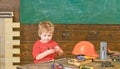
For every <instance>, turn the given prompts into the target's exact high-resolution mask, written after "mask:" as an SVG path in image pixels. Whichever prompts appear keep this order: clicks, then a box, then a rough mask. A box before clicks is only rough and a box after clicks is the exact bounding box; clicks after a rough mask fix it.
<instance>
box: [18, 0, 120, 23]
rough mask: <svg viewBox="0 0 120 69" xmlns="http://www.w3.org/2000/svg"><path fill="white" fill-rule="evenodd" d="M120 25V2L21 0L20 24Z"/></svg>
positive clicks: (118, 0) (119, 0) (109, 0)
mask: <svg viewBox="0 0 120 69" xmlns="http://www.w3.org/2000/svg"><path fill="white" fill-rule="evenodd" d="M41 21H52V22H53V23H56V24H120V0H20V22H21V23H24V24H37V23H39V22H41Z"/></svg>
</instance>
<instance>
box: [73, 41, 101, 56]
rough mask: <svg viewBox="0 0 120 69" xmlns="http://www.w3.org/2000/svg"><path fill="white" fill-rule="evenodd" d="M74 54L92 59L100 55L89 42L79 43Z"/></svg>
mask: <svg viewBox="0 0 120 69" xmlns="http://www.w3.org/2000/svg"><path fill="white" fill-rule="evenodd" d="M72 54H74V55H85V56H90V57H95V58H96V57H98V56H99V55H98V54H97V53H96V51H95V48H94V45H93V44H92V43H91V42H89V41H80V42H78V43H77V44H76V45H75V47H74V49H73V51H72Z"/></svg>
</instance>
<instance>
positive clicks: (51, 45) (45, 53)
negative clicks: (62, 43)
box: [32, 21, 63, 63]
mask: <svg viewBox="0 0 120 69" xmlns="http://www.w3.org/2000/svg"><path fill="white" fill-rule="evenodd" d="M53 33H54V25H53V24H52V23H51V22H49V21H45V22H41V23H39V25H38V35H39V37H40V40H37V41H36V42H35V44H34V46H33V51H32V55H33V57H34V63H39V62H45V61H50V60H54V57H55V55H56V54H58V55H62V54H63V50H62V49H61V48H60V47H59V46H58V44H57V43H56V42H55V41H53V40H52V37H53Z"/></svg>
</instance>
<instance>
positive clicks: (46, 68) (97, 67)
mask: <svg viewBox="0 0 120 69" xmlns="http://www.w3.org/2000/svg"><path fill="white" fill-rule="evenodd" d="M55 62H56V63H61V64H63V65H64V67H65V69H79V66H74V65H71V64H68V63H67V59H66V58H63V59H58V60H56V61H55ZM53 63H54V62H53V61H50V62H44V63H38V64H27V65H22V66H20V67H17V69H52V66H51V65H52V64H53ZM112 64H113V65H114V67H101V63H100V62H91V63H88V64H86V65H87V66H91V67H93V69H120V62H112Z"/></svg>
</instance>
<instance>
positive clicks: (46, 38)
mask: <svg viewBox="0 0 120 69" xmlns="http://www.w3.org/2000/svg"><path fill="white" fill-rule="evenodd" d="M52 36H53V33H50V32H42V33H41V34H40V38H41V42H43V43H47V42H49V41H50V40H51V39H52Z"/></svg>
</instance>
